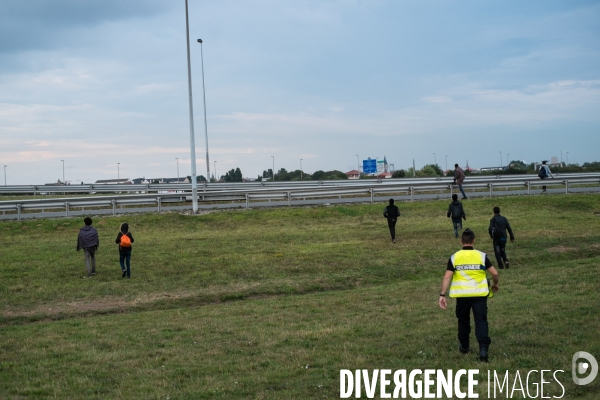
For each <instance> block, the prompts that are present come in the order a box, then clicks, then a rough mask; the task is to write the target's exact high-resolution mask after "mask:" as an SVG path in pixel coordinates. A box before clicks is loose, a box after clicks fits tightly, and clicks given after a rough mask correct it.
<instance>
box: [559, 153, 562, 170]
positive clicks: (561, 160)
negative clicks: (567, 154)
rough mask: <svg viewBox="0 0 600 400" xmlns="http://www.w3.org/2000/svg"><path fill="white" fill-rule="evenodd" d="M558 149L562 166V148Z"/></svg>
mask: <svg viewBox="0 0 600 400" xmlns="http://www.w3.org/2000/svg"><path fill="white" fill-rule="evenodd" d="M559 151H560V166H561V167H562V150H559Z"/></svg>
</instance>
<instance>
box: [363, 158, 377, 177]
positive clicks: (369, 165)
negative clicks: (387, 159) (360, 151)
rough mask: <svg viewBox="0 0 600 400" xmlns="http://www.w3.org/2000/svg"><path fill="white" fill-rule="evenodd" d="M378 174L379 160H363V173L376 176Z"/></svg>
mask: <svg viewBox="0 0 600 400" xmlns="http://www.w3.org/2000/svg"><path fill="white" fill-rule="evenodd" d="M376 172H377V160H371V159H368V160H363V173H364V174H374V173H376Z"/></svg>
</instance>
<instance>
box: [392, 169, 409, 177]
mask: <svg viewBox="0 0 600 400" xmlns="http://www.w3.org/2000/svg"><path fill="white" fill-rule="evenodd" d="M405 176H406V171H405V170H403V169H399V170H398V171H394V173H393V174H392V178H404V177H405Z"/></svg>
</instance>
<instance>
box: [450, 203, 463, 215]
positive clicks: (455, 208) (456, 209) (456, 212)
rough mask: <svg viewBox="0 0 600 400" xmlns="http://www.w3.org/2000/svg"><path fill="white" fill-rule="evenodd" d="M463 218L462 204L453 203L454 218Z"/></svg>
mask: <svg viewBox="0 0 600 400" xmlns="http://www.w3.org/2000/svg"><path fill="white" fill-rule="evenodd" d="M460 217H462V212H461V211H460V203H459V204H454V203H452V218H460Z"/></svg>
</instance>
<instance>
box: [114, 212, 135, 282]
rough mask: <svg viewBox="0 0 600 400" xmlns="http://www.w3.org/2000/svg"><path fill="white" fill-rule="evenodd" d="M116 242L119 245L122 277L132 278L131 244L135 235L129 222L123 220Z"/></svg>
mask: <svg viewBox="0 0 600 400" xmlns="http://www.w3.org/2000/svg"><path fill="white" fill-rule="evenodd" d="M115 243H116V244H118V245H119V263H120V264H121V277H123V278H125V276H127V278H131V245H132V243H133V235H132V234H131V232H129V224H128V223H127V222H123V223H122V224H121V231H120V232H119V234H118V235H117V239H116V240H115Z"/></svg>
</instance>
